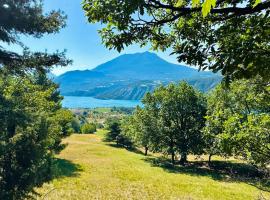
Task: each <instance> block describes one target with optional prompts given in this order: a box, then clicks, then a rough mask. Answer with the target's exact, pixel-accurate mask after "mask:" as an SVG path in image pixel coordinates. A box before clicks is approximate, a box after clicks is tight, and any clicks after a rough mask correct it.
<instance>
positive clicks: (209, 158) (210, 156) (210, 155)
mask: <svg viewBox="0 0 270 200" xmlns="http://www.w3.org/2000/svg"><path fill="white" fill-rule="evenodd" d="M212 156H213V155H212V154H211V153H210V154H209V157H208V165H211V158H212Z"/></svg>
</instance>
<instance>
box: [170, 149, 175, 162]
mask: <svg viewBox="0 0 270 200" xmlns="http://www.w3.org/2000/svg"><path fill="white" fill-rule="evenodd" d="M171 156H172V164H173V165H174V164H175V153H174V151H172V153H171Z"/></svg>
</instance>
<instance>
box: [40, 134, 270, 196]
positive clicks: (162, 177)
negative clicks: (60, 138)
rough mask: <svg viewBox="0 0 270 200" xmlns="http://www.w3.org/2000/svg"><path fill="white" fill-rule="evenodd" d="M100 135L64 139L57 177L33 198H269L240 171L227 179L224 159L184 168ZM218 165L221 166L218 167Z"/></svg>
mask: <svg viewBox="0 0 270 200" xmlns="http://www.w3.org/2000/svg"><path fill="white" fill-rule="evenodd" d="M104 133H105V131H104V130H100V131H99V132H98V133H97V134H96V135H72V136H71V137H69V138H67V139H65V141H64V142H65V143H68V146H67V148H66V149H65V150H64V151H63V152H62V153H61V154H60V155H59V158H58V160H57V166H56V168H57V169H58V170H56V171H57V176H56V177H57V178H55V179H54V180H52V181H51V182H49V183H45V184H44V185H43V186H42V187H40V188H37V192H38V193H39V194H40V195H41V196H40V197H38V198H39V199H51V200H56V199H67V200H69V199H80V200H81V199H83V200H84V199H115V200H118V199H138V200H144V199H166V200H167V199H172V200H176V199H181V200H182V199H189V200H191V199H194V200H195V199H198V200H205V199H213V200H218V199H228V200H232V199H233V200H237V199H244V200H249V199H252V200H253V199H258V197H259V196H264V198H265V199H268V198H270V193H269V192H266V191H263V190H260V189H259V188H260V187H259V186H260V185H256V184H255V183H256V182H254V179H252V180H250V179H248V180H246V179H243V177H242V175H241V174H240V175H239V177H235V178H232V177H231V176H230V175H229V174H228V173H227V171H226V166H225V167H224V165H223V164H224V163H223V164H222V163H219V162H218V161H216V162H215V166H216V168H217V169H216V170H220V171H219V173H217V172H216V170H214V171H213V170H211V169H209V168H207V167H205V166H204V165H202V166H197V165H198V163H202V162H194V163H195V164H194V165H190V166H187V167H179V166H178V167H173V166H171V165H170V164H168V163H167V162H166V160H165V162H164V161H163V162H160V159H159V158H157V157H154V156H149V157H145V156H143V155H142V154H139V153H134V152H131V151H128V150H126V149H122V148H115V147H113V146H112V145H109V144H106V143H104V142H102V137H103V135H104ZM220 162H221V161H220ZM219 164H220V165H219ZM232 164H233V163H232ZM234 164H235V165H236V166H235V167H234V168H233V169H235V170H237V169H238V168H237V166H238V165H241V163H234ZM228 165H230V163H229V164H228ZM219 166H220V167H221V168H218V167H219ZM230 166H231V165H230ZM238 167H239V166H238ZM240 167H242V166H240ZM230 169H232V168H230ZM246 170H248V169H246ZM246 173H247V171H246ZM244 174H245V173H244ZM254 184H255V185H254ZM264 189H269V188H264Z"/></svg>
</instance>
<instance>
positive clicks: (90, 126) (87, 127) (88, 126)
mask: <svg viewBox="0 0 270 200" xmlns="http://www.w3.org/2000/svg"><path fill="white" fill-rule="evenodd" d="M96 131H97V126H96V124H94V123H85V124H84V125H82V127H81V132H82V133H83V134H89V133H95V132H96Z"/></svg>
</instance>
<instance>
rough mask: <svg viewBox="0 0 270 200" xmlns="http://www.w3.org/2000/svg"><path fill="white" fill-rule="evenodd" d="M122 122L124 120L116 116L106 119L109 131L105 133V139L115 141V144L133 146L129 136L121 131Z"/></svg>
mask: <svg viewBox="0 0 270 200" xmlns="http://www.w3.org/2000/svg"><path fill="white" fill-rule="evenodd" d="M123 123H125V122H123V121H121V120H120V119H117V118H111V119H108V120H107V122H106V124H107V129H108V130H109V132H108V133H107V135H106V138H105V140H106V141H108V142H116V144H117V145H122V146H125V147H127V148H131V147H132V146H133V143H132V141H131V138H130V137H129V136H128V135H126V134H125V133H123V131H122V129H121V128H122V127H123V125H122V124H123Z"/></svg>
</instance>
